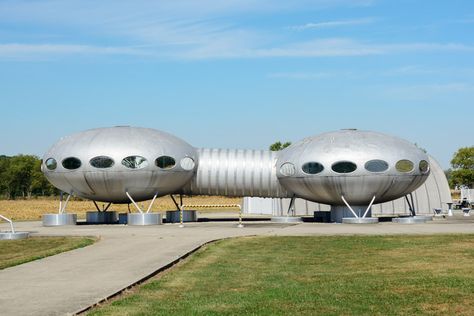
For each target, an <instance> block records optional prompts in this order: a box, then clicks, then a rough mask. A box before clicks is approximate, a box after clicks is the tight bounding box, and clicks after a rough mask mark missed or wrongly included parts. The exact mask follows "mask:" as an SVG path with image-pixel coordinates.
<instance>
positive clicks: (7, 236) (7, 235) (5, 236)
mask: <svg viewBox="0 0 474 316" xmlns="http://www.w3.org/2000/svg"><path fill="white" fill-rule="evenodd" d="M29 235H30V233H29V232H14V233H12V232H0V240H18V239H25V238H28V236H29Z"/></svg>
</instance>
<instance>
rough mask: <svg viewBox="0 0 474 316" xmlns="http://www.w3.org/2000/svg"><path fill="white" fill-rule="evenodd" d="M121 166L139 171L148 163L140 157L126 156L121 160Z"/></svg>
mask: <svg viewBox="0 0 474 316" xmlns="http://www.w3.org/2000/svg"><path fill="white" fill-rule="evenodd" d="M122 165H124V166H125V167H127V168H130V169H140V168H145V167H146V166H148V161H147V160H146V159H145V158H144V157H142V156H128V157H125V158H123V160H122Z"/></svg>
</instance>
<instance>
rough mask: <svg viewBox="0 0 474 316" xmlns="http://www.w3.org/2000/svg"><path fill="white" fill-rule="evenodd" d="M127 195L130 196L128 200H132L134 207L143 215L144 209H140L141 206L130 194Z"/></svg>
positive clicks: (126, 192)
mask: <svg viewBox="0 0 474 316" xmlns="http://www.w3.org/2000/svg"><path fill="white" fill-rule="evenodd" d="M125 194H126V195H127V196H128V198H129V199H130V201H131V202H132V204H133V205H135V207H136V208H137V210H138V211H139V212H140V213H143V211H142V209H141V208H140V206H138V204H137V203H136V202H135V201H134V200H133V198H132V197H131V196H130V194H129V193H128V191H125Z"/></svg>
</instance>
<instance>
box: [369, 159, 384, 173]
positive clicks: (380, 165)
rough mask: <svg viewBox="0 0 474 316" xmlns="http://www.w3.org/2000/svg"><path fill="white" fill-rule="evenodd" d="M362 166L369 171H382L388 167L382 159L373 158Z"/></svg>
mask: <svg viewBox="0 0 474 316" xmlns="http://www.w3.org/2000/svg"><path fill="white" fill-rule="evenodd" d="M364 167H365V169H366V170H367V171H370V172H384V171H386V170H387V169H388V163H387V162H386V161H384V160H380V159H374V160H370V161H367V162H366V163H365V166H364Z"/></svg>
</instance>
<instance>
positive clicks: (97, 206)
mask: <svg viewBox="0 0 474 316" xmlns="http://www.w3.org/2000/svg"><path fill="white" fill-rule="evenodd" d="M92 203H94V205H95V209H96V210H97V212H102V211H101V210H100V208H99V205H97V203H96V202H95V201H94V200H92Z"/></svg>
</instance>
